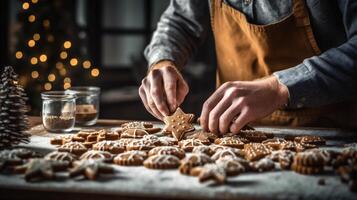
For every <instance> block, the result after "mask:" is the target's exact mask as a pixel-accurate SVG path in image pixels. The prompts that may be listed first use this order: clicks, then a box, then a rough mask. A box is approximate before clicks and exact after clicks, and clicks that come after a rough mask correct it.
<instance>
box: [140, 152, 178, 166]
mask: <svg viewBox="0 0 357 200" xmlns="http://www.w3.org/2000/svg"><path fill="white" fill-rule="evenodd" d="M179 165H180V159H179V158H177V157H176V156H173V155H154V156H150V157H149V158H148V159H146V160H145V161H144V166H145V167H146V168H149V169H175V168H177V167H178V166H179Z"/></svg>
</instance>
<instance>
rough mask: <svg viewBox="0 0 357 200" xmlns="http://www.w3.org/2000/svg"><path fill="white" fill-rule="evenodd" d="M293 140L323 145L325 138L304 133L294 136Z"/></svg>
mask: <svg viewBox="0 0 357 200" xmlns="http://www.w3.org/2000/svg"><path fill="white" fill-rule="evenodd" d="M294 141H295V142H299V143H302V144H312V145H324V144H325V143H326V140H325V139H323V138H322V137H320V136H316V135H305V136H300V137H295V139H294Z"/></svg>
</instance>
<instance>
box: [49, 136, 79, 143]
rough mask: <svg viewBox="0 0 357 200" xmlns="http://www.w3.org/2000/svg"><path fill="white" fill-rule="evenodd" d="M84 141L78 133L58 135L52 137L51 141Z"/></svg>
mask: <svg viewBox="0 0 357 200" xmlns="http://www.w3.org/2000/svg"><path fill="white" fill-rule="evenodd" d="M84 141H85V139H83V138H82V137H79V136H77V135H64V136H58V137H55V138H51V139H50V143H51V144H52V145H63V144H66V143H68V142H84Z"/></svg>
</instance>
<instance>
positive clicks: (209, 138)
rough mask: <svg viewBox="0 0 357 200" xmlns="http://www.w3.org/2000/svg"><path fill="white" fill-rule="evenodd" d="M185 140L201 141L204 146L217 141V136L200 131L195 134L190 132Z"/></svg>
mask: <svg viewBox="0 0 357 200" xmlns="http://www.w3.org/2000/svg"><path fill="white" fill-rule="evenodd" d="M184 138H185V139H199V140H201V142H202V143H203V144H206V145H209V144H211V143H213V142H214V140H215V139H217V135H216V134H214V133H211V132H206V131H203V130H198V131H194V132H188V133H186V134H185V136H184Z"/></svg>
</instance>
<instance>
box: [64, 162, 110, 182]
mask: <svg viewBox="0 0 357 200" xmlns="http://www.w3.org/2000/svg"><path fill="white" fill-rule="evenodd" d="M112 173H114V168H113V167H112V166H111V165H109V164H105V163H103V162H102V161H100V160H80V161H76V162H74V168H73V169H71V170H70V172H69V175H70V177H76V176H80V175H83V176H84V177H85V178H87V179H90V180H95V179H96V178H97V177H98V176H99V175H100V174H112Z"/></svg>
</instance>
